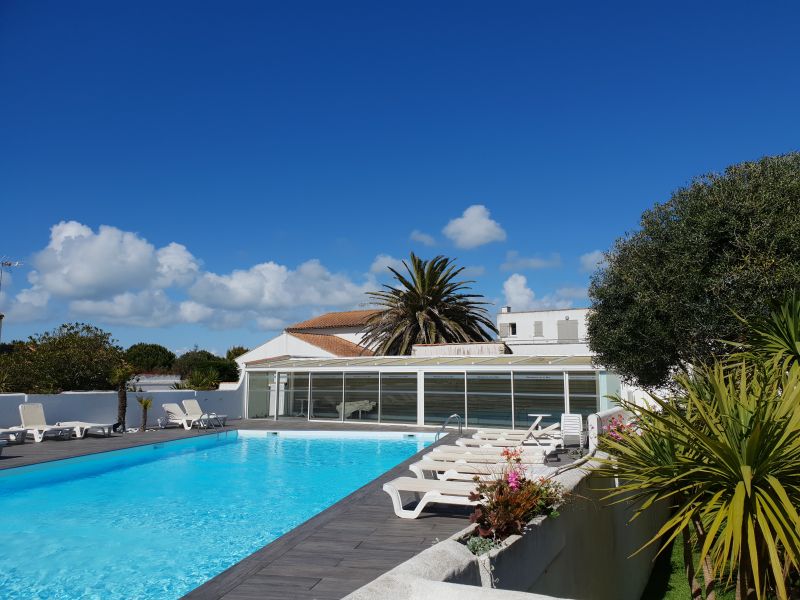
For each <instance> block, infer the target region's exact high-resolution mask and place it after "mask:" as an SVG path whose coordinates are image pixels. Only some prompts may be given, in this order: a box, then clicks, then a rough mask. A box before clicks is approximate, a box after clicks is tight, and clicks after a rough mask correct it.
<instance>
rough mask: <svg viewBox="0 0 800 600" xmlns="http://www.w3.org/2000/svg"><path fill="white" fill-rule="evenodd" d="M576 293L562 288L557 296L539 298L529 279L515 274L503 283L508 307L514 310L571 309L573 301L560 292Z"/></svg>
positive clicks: (548, 295) (549, 295) (572, 289)
mask: <svg viewBox="0 0 800 600" xmlns="http://www.w3.org/2000/svg"><path fill="white" fill-rule="evenodd" d="M562 291H567V292H574V291H575V289H574V288H561V290H558V291H556V293H555V294H547V295H545V296H542V297H541V298H537V296H536V293H535V292H534V291H533V290H532V289H531V288H529V287H528V279H527V278H526V277H525V276H524V275H520V274H519V273H514V274H513V275H511V276H509V278H508V279H506V280H505V282H504V283H503V293H504V295H505V301H506V305H508V306H511V308H512V309H513V310H518V311H519V310H540V309H548V308H570V307H572V299H571V298H570V297H567V296H562V295H561V293H560V292H562Z"/></svg>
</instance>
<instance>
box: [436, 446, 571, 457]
mask: <svg viewBox="0 0 800 600" xmlns="http://www.w3.org/2000/svg"><path fill="white" fill-rule="evenodd" d="M507 449H510V450H515V449H520V450H522V453H523V455H531V454H534V453H546V454H549V453H550V452H553V451H554V450H555V449H556V445H555V444H540V445H538V446H520V445H516V446H511V447H510V448H509V447H507V446H458V445H456V446H448V445H445V444H442V445H441V446H436V447H435V448H433V449H432V450H431V452H432V453H437V452H446V453H449V454H457V453H460V454H464V453H467V454H484V455H488V456H497V457H499V456H500V455H501V454H502V453H503V451H504V450H507ZM501 460H502V459H501Z"/></svg>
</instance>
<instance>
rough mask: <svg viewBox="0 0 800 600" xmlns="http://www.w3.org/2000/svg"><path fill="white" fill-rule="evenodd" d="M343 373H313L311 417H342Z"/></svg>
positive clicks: (338, 418) (336, 418) (337, 418)
mask: <svg viewBox="0 0 800 600" xmlns="http://www.w3.org/2000/svg"><path fill="white" fill-rule="evenodd" d="M342 389H343V388H342V373H341V372H340V373H312V374H311V407H310V408H309V418H311V419H335V420H341V418H342V413H341V410H342Z"/></svg>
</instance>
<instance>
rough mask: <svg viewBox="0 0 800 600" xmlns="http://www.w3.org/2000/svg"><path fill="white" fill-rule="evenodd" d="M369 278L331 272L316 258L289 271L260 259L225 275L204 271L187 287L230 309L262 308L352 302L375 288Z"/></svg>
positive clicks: (191, 292) (194, 294)
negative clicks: (359, 279)
mask: <svg viewBox="0 0 800 600" xmlns="http://www.w3.org/2000/svg"><path fill="white" fill-rule="evenodd" d="M375 287H376V284H375V282H374V280H373V279H371V278H368V279H367V281H365V282H364V283H363V284H357V283H354V282H353V281H351V280H350V279H349V278H348V277H347V276H345V275H342V274H337V273H331V272H330V271H328V270H327V269H326V268H325V267H324V266H322V264H321V263H320V262H319V261H318V260H316V259H313V260H309V261H306V262H304V263H303V264H301V265H300V266H299V267H298V268H297V269H296V270H294V271H292V270H290V269H288V268H287V267H285V266H283V265H279V264H277V263H274V262H268V263H261V264H258V265H255V266H253V267H251V268H250V269H247V270H235V271H233V272H232V273H230V274H229V275H217V274H215V273H204V274H203V275H202V276H201V277H200V278H199V279H198V280H197V282H196V283H195V284H194V285H193V286H191V287H190V288H189V295H190V296H191V297H192V298H193V299H194V300H196V301H198V302H201V303H203V304H206V305H208V306H212V307H218V308H225V309H230V310H237V309H238V310H243V309H251V310H264V309H273V308H282V307H284V308H285V307H296V306H321V307H325V306H355V305H357V304H359V303H360V302H363V300H364V299H365V296H364V294H365V292H367V291H368V290H372V289H375Z"/></svg>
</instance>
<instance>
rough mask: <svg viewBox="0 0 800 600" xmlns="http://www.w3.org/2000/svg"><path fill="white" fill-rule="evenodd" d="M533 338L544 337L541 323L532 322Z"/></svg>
mask: <svg viewBox="0 0 800 600" xmlns="http://www.w3.org/2000/svg"><path fill="white" fill-rule="evenodd" d="M533 337H544V322H543V321H534V322H533Z"/></svg>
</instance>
